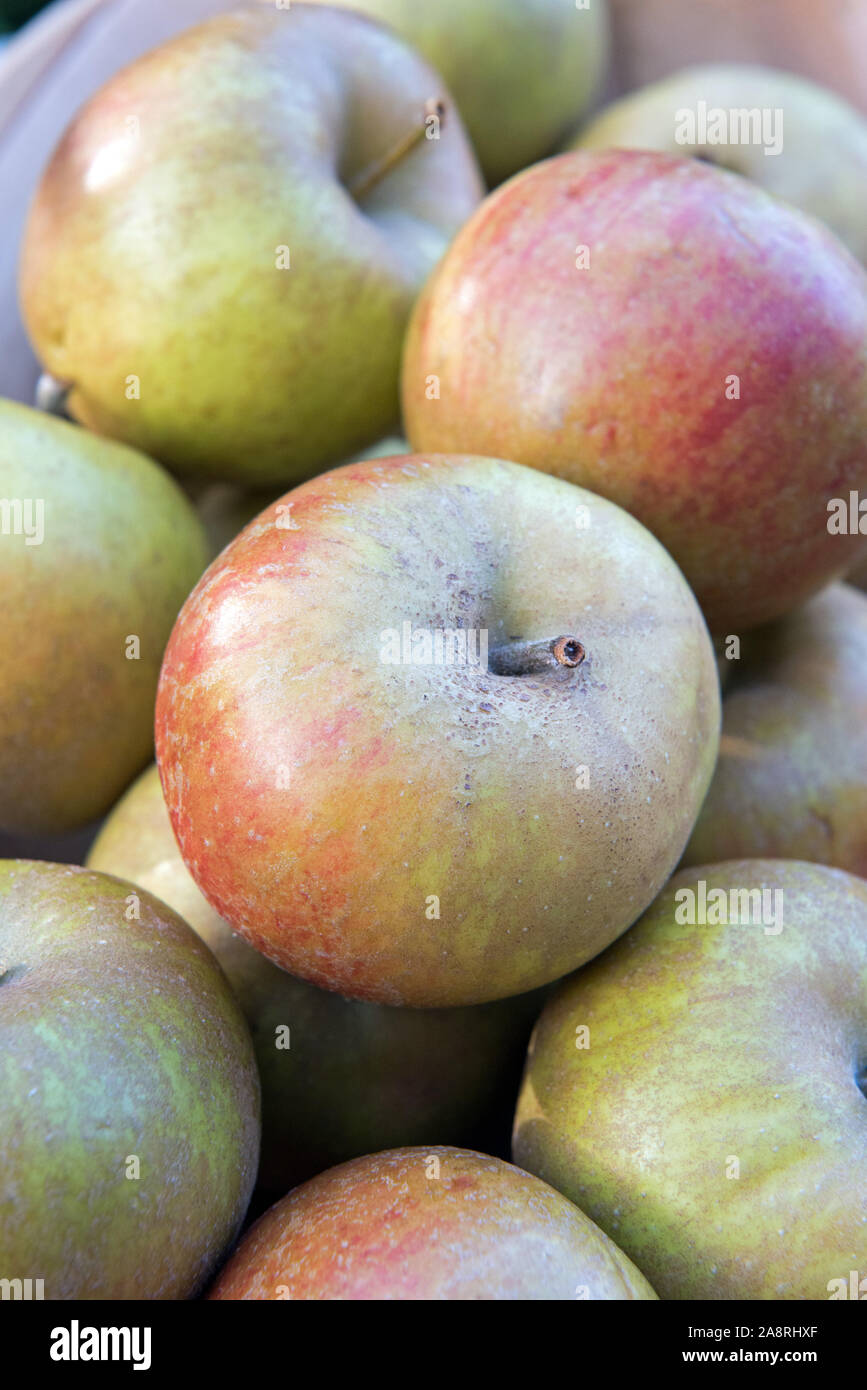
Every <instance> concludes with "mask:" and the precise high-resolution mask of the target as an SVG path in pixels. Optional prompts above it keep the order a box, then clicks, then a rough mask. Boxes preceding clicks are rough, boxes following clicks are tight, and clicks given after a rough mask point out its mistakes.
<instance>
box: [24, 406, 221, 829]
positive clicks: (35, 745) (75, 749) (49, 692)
mask: <svg viewBox="0 0 867 1390" xmlns="http://www.w3.org/2000/svg"><path fill="white" fill-rule="evenodd" d="M0 498H2V501H0V595H2V604H0V646H2V649H3V652H4V665H3V675H2V679H0V829H4V830H7V831H20V832H23V831H37V832H42V831H46V832H53V831H61V830H72V829H75V828H76V827H77V826H82V825H84V824H86V823H87V822H88V821H91V820H93V819H94V818H95V817H97V816H99V815H102V814H103V813H104V812H105V811H107V810H108V808H109V806H111V805H112V803H113V802H114V801H116V800H117V798H118V796H119V795H120V793H121V792H122V791H123V789H124V788H125V787H126V786H127V785H128V783H129V782H130V780H131V779H132V778H133V777H134V776H135V774H136V773H137V772H138V771H139V770H140V769H141V768H142V766H143V765H144V764H145V763H146V762H147V760H148V758H149V757H150V755H151V750H152V748H153V701H154V693H155V691H156V683H157V677H158V675H159V669H160V662H161V660H162V655H163V648H164V646H165V644H166V640H167V638H168V635H169V633H170V632H171V628H172V623H173V622H174V620H175V618H176V616H177V613H178V609H179V608H180V606H181V604H182V603H183V601H184V599H185V598H186V596H187V594H188V593H189V591H190V589H191V588H192V586H193V584H194V583H195V582H196V580H197V579H198V577H199V575H200V574H201V572H202V569H203V568H204V565H205V561H206V553H205V538H204V534H203V531H202V527H201V525H200V523H199V521H198V519H197V517H196V515H195V513H194V511H193V509H192V507H191V506H190V504H189V502H188V501H187V500H186V498H185V497H184V496H183V493H182V492H181V491H180V489H179V488H178V487H177V485H176V484H175V483H174V482H173V481H172V479H171V478H170V477H169V476H168V474H166V473H165V472H164V471H163V470H162V469H161V468H159V467H158V466H157V465H156V464H155V463H152V462H151V460H150V459H147V458H144V457H143V456H142V455H141V454H138V453H136V452H134V451H133V450H132V449H127V448H123V447H121V446H120V445H117V444H112V443H110V442H108V441H107V440H104V439H98V438H96V437H95V436H94V435H92V434H89V433H87V432H86V431H85V430H82V429H79V428H77V427H76V426H75V425H70V424H66V423H64V422H63V421H60V420H55V419H52V418H50V417H48V416H45V415H42V414H40V413H39V412H37V411H34V410H30V409H28V408H27V407H26V406H22V405H14V404H12V403H11V402H9V401H0Z"/></svg>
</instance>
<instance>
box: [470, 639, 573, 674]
mask: <svg viewBox="0 0 867 1390" xmlns="http://www.w3.org/2000/svg"><path fill="white" fill-rule="evenodd" d="M586 655H587V653H586V651H585V650H584V647H583V646H582V645H581V643H580V642H579V641H578V638H577V637H568V636H567V637H550V638H548V637H546V638H543V639H542V641H540V642H521V641H518V640H517V639H514V640H513V641H511V642H505V643H504V644H503V645H502V646H501V647H495V648H494V650H493V651H491V652H489V653H488V670H489V671H491V672H493V674H494V675H495V676H534V675H538V674H539V673H540V672H542V671H556V670H557V669H558V668H559V667H561V666H562V667H567V668H574V667H575V666H580V665H581V663H582V661H583V660H584V658H585V656H586Z"/></svg>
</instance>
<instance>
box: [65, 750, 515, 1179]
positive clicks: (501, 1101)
mask: <svg viewBox="0 0 867 1390" xmlns="http://www.w3.org/2000/svg"><path fill="white" fill-rule="evenodd" d="M88 864H89V865H90V867H91V868H93V869H100V870H102V871H103V872H104V873H109V874H115V875H116V876H117V877H118V878H124V879H129V881H130V882H132V883H136V884H140V885H141V887H142V888H146V889H147V890H148V891H149V892H151V893H153V894H154V895H155V896H156V897H159V898H162V900H163V901H164V902H166V903H168V904H169V906H170V907H172V908H174V910H175V911H176V912H178V913H179V914H180V915H181V916H182V917H183V918H184V920H185V921H187V922H188V923H189V924H190V926H191V927H193V928H194V929H195V931H197V932H198V934H199V936H201V937H202V939H203V940H204V941H205V942H206V943H207V945H208V946H209V947H210V948H211V950H212V951H213V952H214V954H215V955H216V957H217V959H218V961H219V962H220V964H221V966H222V967H223V969H224V971H225V972H226V976H227V978H228V980H229V983H230V984H231V986H232V988H233V989H234V991H235V994H236V996H237V998H238V1000H239V1001H240V1004H241V1007H242V1009H243V1011H244V1013H245V1015H246V1018H247V1021H248V1023H249V1025H250V1029H251V1033H252V1036H253V1046H254V1047H255V1050H256V1058H257V1061H258V1065H259V1075H260V1077H261V1080H262V1156H261V1162H260V1168H259V1182H260V1184H261V1185H262V1186H264V1187H266V1188H268V1189H270V1190H271V1191H272V1192H280V1193H283V1192H285V1191H287V1189H288V1188H290V1187H292V1186H294V1184H295V1183H297V1182H301V1181H303V1180H304V1179H305V1178H309V1177H311V1176H312V1175H313V1174H314V1173H319V1172H322V1170H323V1169H324V1168H329V1167H331V1166H332V1165H333V1164H335V1163H340V1162H341V1161H342V1160H343V1159H347V1158H354V1157H356V1156H357V1155H358V1154H364V1153H368V1152H370V1151H372V1150H376V1149H386V1148H392V1147H394V1146H396V1145H399V1144H423V1143H425V1142H428V1143H433V1142H435V1141H437V1140H438V1139H439V1140H442V1139H443V1138H446V1139H448V1140H449V1142H452V1143H464V1142H470V1141H472V1142H475V1143H482V1142H485V1143H488V1144H490V1143H491V1141H492V1139H494V1138H496V1139H497V1140H500V1139H501V1138H507V1136H508V1129H509V1121H510V1115H511V1110H512V1109H513V1107H514V1103H515V1095H516V1094H517V1090H518V1085H519V1082H520V1075H521V1064H522V1061H523V1056H524V1052H525V1050H526V1046H527V1040H528V1037H529V1033H530V1027H531V1025H532V1023H533V1021H534V1020H535V1018H536V1016H537V1014H538V1013H539V1010H540V1009H541V1007H542V1000H543V994H542V992H541V991H539V992H536V993H534V994H532V995H521V996H519V997H518V998H516V999H508V1000H503V1001H502V1002H500V1003H495V1004H482V1005H478V1006H477V1007H475V1008H467V1009H392V1008H388V1007H386V1006H383V1005H377V1004H364V1003H359V1002H357V1001H352V1000H349V999H342V998H341V997H340V996H339V995H337V994H330V993H328V991H326V990H321V989H316V988H315V987H314V986H313V985H308V984H305V983H304V982H303V981H301V980H296V979H293V977H292V976H291V975H287V974H286V972H285V971H284V970H280V969H279V968H278V967H277V966H276V965H272V964H271V962H270V961H269V960H267V959H266V958H265V956H263V955H260V953H259V952H258V951H254V950H253V948H252V946H248V945H247V944H246V942H245V941H243V940H242V939H241V938H240V937H238V936H236V935H235V934H234V933H233V932H232V930H231V928H230V927H229V926H228V925H227V923H226V922H224V921H223V920H222V918H221V917H219V916H218V914H217V913H216V912H215V911H214V909H213V908H212V907H210V906H209V905H208V903H207V902H206V900H205V899H204V898H203V897H202V894H201V893H200V892H199V890H198V888H197V887H196V885H195V883H194V882H193V880H192V878H191V877H190V875H189V873H188V871H187V869H186V868H185V867H184V862H183V860H182V859H181V853H180V850H179V849H178V847H177V844H176V842H175V838H174V835H173V834H172V828H171V825H170V823H169V817H168V812H167V811H166V808H165V803H164V801H163V794H162V790H161V788H160V783H159V776H158V774H157V770H156V768H155V767H151V768H149V769H148V771H147V772H145V773H143V774H142V776H141V777H140V778H139V780H138V781H137V782H136V783H135V785H134V786H133V787H131V788H130V790H129V791H128V792H127V794H126V796H125V797H124V798H123V800H122V801H121V802H120V803H119V805H118V806H117V807H116V808H115V810H114V811H113V812H112V814H111V815H110V816H109V818H108V820H107V821H106V823H105V826H104V827H103V829H102V831H101V833H100V835H99V838H98V839H97V841H96V843H95V844H94V846H93V849H92V850H91V853H90V857H89V860H88ZM507 1116H508V1118H507Z"/></svg>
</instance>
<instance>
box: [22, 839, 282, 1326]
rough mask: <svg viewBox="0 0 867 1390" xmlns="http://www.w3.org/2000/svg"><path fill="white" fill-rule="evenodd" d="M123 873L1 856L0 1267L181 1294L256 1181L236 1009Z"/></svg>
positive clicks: (236, 1224) (156, 906) (187, 1293)
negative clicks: (134, 1171) (133, 1164)
mask: <svg viewBox="0 0 867 1390" xmlns="http://www.w3.org/2000/svg"><path fill="white" fill-rule="evenodd" d="M136 891H137V890H134V889H133V887H132V885H131V884H129V883H122V882H120V881H118V880H117V879H113V878H109V877H107V876H106V875H104V874H97V873H92V872H90V871H89V870H86V869H79V868H72V867H69V866H67V865H60V864H45V863H36V862H33V861H26V860H8V859H7V860H3V861H0V1109H2V1113H3V1125H2V1132H0V1269H2V1271H3V1276H4V1277H6V1278H29V1277H37V1276H38V1277H39V1278H42V1279H44V1280H45V1297H46V1298H48V1299H78V1298H84V1299H113V1298H120V1299H174V1298H190V1297H193V1296H194V1295H195V1294H196V1293H198V1292H199V1291H200V1290H201V1288H202V1286H203V1285H204V1284H205V1283H206V1282H207V1280H208V1279H209V1278H210V1276H211V1274H212V1273H213V1271H214V1270H215V1269H216V1268H217V1266H218V1264H219V1263H220V1261H221V1260H222V1259H223V1258H225V1254H226V1252H227V1250H228V1249H229V1248H230V1247H231V1244H232V1242H233V1241H234V1239H235V1237H236V1236H237V1234H238V1231H239V1229H240V1226H241V1222H242V1220H243V1217H244V1213H245V1211H246V1209H247V1205H248V1203H249V1200H250V1195H251V1192H252V1189H253V1184H254V1182H255V1177H256V1162H257V1157H258V1148H259V1081H258V1077H257V1074H256V1064H255V1060H254V1057H253V1049H252V1046H251V1044H250V1037H249V1033H248V1031H247V1027H246V1024H245V1023H244V1020H243V1018H242V1016H241V1012H240V1010H239V1008H238V1006H237V1004H236V1002H235V1000H234V998H233V996H232V993H231V991H230V989H229V987H228V985H227V983H226V980H225V978H224V976H223V974H222V971H221V970H220V969H219V967H218V966H217V963H216V961H215V960H214V958H213V956H212V955H211V952H210V951H209V950H207V948H206V947H205V946H204V945H203V944H202V942H201V941H199V939H198V937H197V936H196V935H195V933H194V932H192V931H191V930H190V928H189V927H188V926H187V925H186V923H185V922H182V921H181V919H180V918H179V917H178V916H177V915H176V914H175V913H174V912H172V911H170V909H169V908H167V907H166V906H165V904H164V903H161V902H159V901H158V900H157V899H156V898H154V897H152V896H151V895H150V894H149V893H145V892H141V893H139V902H138V911H139V914H140V915H139V917H138V919H135V918H129V917H128V916H127V912H128V911H130V910H132V908H133V904H132V901H131V899H130V894H132V893H134V892H136ZM133 1155H135V1156H136V1157H137V1158H138V1159H139V1162H140V1177H139V1178H138V1179H135V1178H130V1177H128V1176H127V1167H128V1163H129V1159H130V1157H131V1156H133Z"/></svg>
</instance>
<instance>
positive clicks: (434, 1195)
mask: <svg viewBox="0 0 867 1390" xmlns="http://www.w3.org/2000/svg"><path fill="white" fill-rule="evenodd" d="M209 1297H210V1298H212V1299H217V1300H234V1299H281V1300H284V1299H288V1300H298V1299H303V1300H317V1301H320V1300H331V1299H352V1300H370V1299H377V1300H379V1299H387V1300H420V1299H423V1300H434V1299H435V1300H469V1299H472V1300H481V1299H484V1300H493V1299H520V1300H521V1301H525V1300H530V1299H573V1298H577V1299H588V1298H589V1299H618V1300H620V1299H655V1298H656V1294H655V1293H654V1292H653V1289H652V1288H651V1287H650V1285H649V1284H648V1282H647V1280H646V1279H645V1278H644V1276H643V1274H641V1273H640V1271H639V1270H638V1269H636V1267H635V1265H634V1264H632V1262H631V1260H628V1259H627V1258H626V1256H625V1255H624V1254H623V1252H622V1251H620V1250H618V1248H617V1246H616V1245H615V1244H614V1242H613V1241H612V1240H610V1239H609V1238H608V1237H607V1236H605V1235H603V1233H602V1232H601V1231H600V1230H599V1228H598V1227H597V1226H595V1225H594V1224H593V1222H592V1221H590V1220H589V1219H588V1218H587V1217H586V1216H585V1215H584V1213H583V1212H582V1211H580V1210H579V1209H578V1207H576V1206H573V1205H572V1203H571V1202H569V1201H567V1200H566V1198H565V1197H562V1196H561V1195H560V1193H559V1192H555V1191H554V1189H553V1188H552V1187H549V1186H548V1185H547V1183H544V1182H540V1181H539V1179H538V1178H532V1177H530V1175H529V1174H528V1173H523V1172H522V1171H521V1169H520V1168H514V1167H513V1166H512V1165H511V1164H510V1163H503V1162H502V1160H501V1159H498V1158H489V1157H488V1156H487V1155H486V1154H480V1153H474V1152H473V1151H472V1150H468V1149H452V1148H445V1147H440V1148H433V1149H423V1148H416V1149H392V1150H390V1151H389V1152H386V1153H379V1154H370V1155H368V1156H367V1157H366V1158H357V1159H354V1160H353V1161H352V1162H351V1163H344V1164H342V1165H341V1166H340V1167H339V1168H331V1169H330V1170H329V1171H328V1172H327V1173H323V1174H321V1176H319V1177H318V1178H314V1179H313V1180H312V1181H311V1182H308V1183H305V1184H304V1185H303V1187H297V1188H296V1189H295V1191H294V1192H290V1194H289V1196H288V1197H284V1198H283V1200H282V1202H278V1203H277V1204H276V1206H273V1207H272V1208H271V1209H270V1211H268V1212H266V1213H265V1215H264V1216H263V1217H261V1218H260V1219H259V1221H257V1223H256V1225H255V1226H254V1227H253V1228H252V1229H251V1230H250V1231H249V1232H248V1233H247V1235H246V1236H245V1237H244V1239H243V1240H242V1242H241V1244H240V1246H239V1247H238V1249H237V1250H236V1251H235V1253H234V1255H233V1256H232V1257H231V1259H230V1260H229V1262H228V1264H227V1265H226V1266H225V1267H224V1269H223V1271H222V1273H221V1274H220V1276H219V1277H218V1279H217V1282H216V1284H215V1285H214V1288H213V1289H212V1290H211V1293H210V1294H209Z"/></svg>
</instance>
